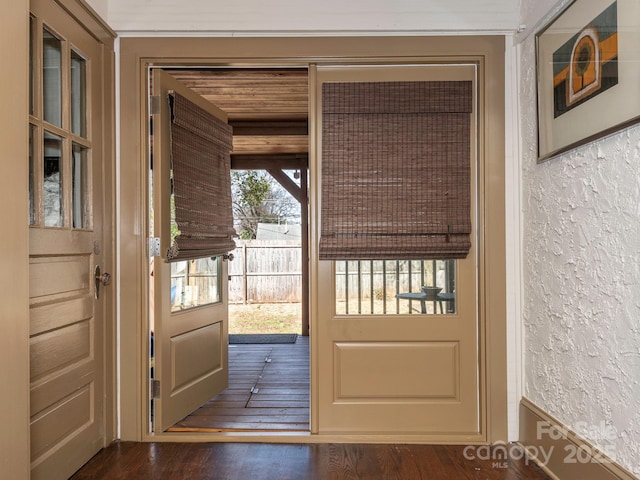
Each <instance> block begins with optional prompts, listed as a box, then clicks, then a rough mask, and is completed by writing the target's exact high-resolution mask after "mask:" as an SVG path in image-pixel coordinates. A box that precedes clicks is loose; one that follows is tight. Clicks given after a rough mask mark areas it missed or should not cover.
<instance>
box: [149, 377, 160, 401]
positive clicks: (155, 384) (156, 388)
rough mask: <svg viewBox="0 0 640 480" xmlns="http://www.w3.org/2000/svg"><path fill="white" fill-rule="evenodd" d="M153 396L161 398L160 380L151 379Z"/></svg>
mask: <svg viewBox="0 0 640 480" xmlns="http://www.w3.org/2000/svg"><path fill="white" fill-rule="evenodd" d="M151 398H160V380H151Z"/></svg>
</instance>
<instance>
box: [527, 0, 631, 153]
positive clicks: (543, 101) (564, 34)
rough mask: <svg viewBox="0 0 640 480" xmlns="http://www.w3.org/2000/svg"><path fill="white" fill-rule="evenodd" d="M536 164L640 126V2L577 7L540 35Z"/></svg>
mask: <svg viewBox="0 0 640 480" xmlns="http://www.w3.org/2000/svg"><path fill="white" fill-rule="evenodd" d="M536 73H537V101H538V163H540V162H543V161H545V160H549V159H551V158H553V157H556V156H557V155H559V154H561V153H564V152H567V151H569V150H572V149H574V148H577V147H579V146H581V145H584V144H586V143H589V142H592V141H594V140H596V139H598V138H601V137H604V136H606V135H610V134H612V133H614V132H616V131H618V130H621V129H623V128H626V127H628V126H631V125H633V124H635V123H638V122H640V1H638V0H574V1H573V2H571V3H570V4H569V5H568V6H567V7H566V8H565V9H564V10H562V11H561V12H560V13H559V14H558V15H557V16H556V17H554V18H553V19H552V20H551V22H550V23H549V24H548V25H547V26H546V27H544V28H543V29H542V30H541V31H540V32H538V33H537V34H536Z"/></svg>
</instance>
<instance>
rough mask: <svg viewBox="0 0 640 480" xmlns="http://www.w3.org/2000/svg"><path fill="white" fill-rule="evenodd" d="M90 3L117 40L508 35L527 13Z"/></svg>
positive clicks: (494, 5) (238, 1)
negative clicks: (161, 35)
mask: <svg viewBox="0 0 640 480" xmlns="http://www.w3.org/2000/svg"><path fill="white" fill-rule="evenodd" d="M88 1H89V3H90V4H91V5H92V6H93V7H94V8H95V9H96V10H97V11H98V13H100V14H101V15H102V16H103V17H105V16H106V20H107V22H108V23H109V25H110V26H111V27H112V28H113V29H114V30H116V31H117V32H121V33H126V32H130V33H136V32H138V33H145V32H153V34H157V33H158V32H217V33H218V34H221V35H225V34H227V35H231V34H236V35H252V34H253V35H260V34H261V35H264V34H271V33H273V34H276V33H278V32H279V33H283V34H296V32H299V33H301V34H309V33H315V34H340V33H354V34H357V33H372V34H374V33H380V34H384V33H404V32H406V33H417V34H419V33H431V32H459V33H465V32H474V33H478V32H492V33H500V32H512V31H514V30H515V29H516V28H517V27H518V25H519V24H520V13H521V12H520V4H521V0H269V1H265V0H231V1H229V0H226V1H224V2H223V1H221V0H161V1H159V0H88ZM543 1H546V0H543ZM522 2H523V3H535V2H536V0H522Z"/></svg>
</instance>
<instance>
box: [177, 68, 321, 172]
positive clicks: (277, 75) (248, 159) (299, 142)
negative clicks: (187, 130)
mask: <svg viewBox="0 0 640 480" xmlns="http://www.w3.org/2000/svg"><path fill="white" fill-rule="evenodd" d="M168 73H170V74H171V75H172V76H174V77H175V78H176V79H178V80H179V81H181V82H182V83H184V84H185V85H186V86H187V87H189V88H190V89H191V90H193V91H194V92H196V93H198V94H199V95H201V96H202V97H204V98H205V99H207V100H208V101H210V102H211V103H213V104H214V105H216V106H217V107H218V108H220V109H222V110H223V111H225V112H226V113H227V115H228V116H229V124H230V125H231V126H232V127H233V151H232V154H231V155H232V165H233V168H243V167H244V168H252V167H253V168H265V167H264V166H262V165H264V162H268V165H269V166H270V167H278V168H288V167H287V165H292V168H296V167H293V165H294V164H295V165H298V164H299V161H300V160H301V159H303V160H304V162H305V163H306V160H307V155H308V151H309V143H308V142H309V140H308V115H309V111H308V103H309V84H308V72H307V69H305V68H209V69H179V70H168ZM259 165H261V166H259Z"/></svg>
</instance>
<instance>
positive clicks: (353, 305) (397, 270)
mask: <svg viewBox="0 0 640 480" xmlns="http://www.w3.org/2000/svg"><path fill="white" fill-rule="evenodd" d="M335 265H336V313H337V314H338V315H406V314H416V313H417V314H438V315H440V314H442V315H445V314H454V313H456V261H455V260H351V261H341V262H336V263H335Z"/></svg>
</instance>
